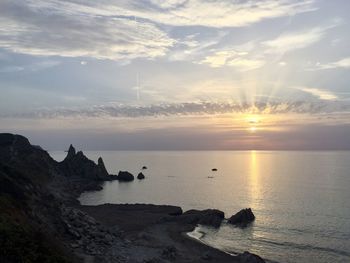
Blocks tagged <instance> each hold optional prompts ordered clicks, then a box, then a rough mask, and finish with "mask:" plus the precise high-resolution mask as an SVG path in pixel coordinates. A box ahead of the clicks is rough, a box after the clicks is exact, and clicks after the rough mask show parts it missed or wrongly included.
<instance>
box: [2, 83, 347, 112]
mask: <svg viewBox="0 0 350 263" xmlns="http://www.w3.org/2000/svg"><path fill="white" fill-rule="evenodd" d="M303 91H304V92H308V93H311V94H312V95H315V96H318V97H320V99H321V101H314V102H309V101H294V102H269V103H267V102H255V103H254V104H251V103H237V102H206V101H202V102H191V103H168V104H165V103H163V104H154V105H143V106H141V105H122V104H117V105H114V104H110V105H100V106H93V107H85V108H59V109H42V110H38V111H32V112H26V113H21V114H0V117H1V118H29V119H41V118H44V119H47V118H49V119H52V118H54V119H55V118H109V117H112V118H123V117H127V118H137V117H150V116H151V117H152V116H154V117H156V116H179V115H213V114H214V115H215V114H224V113H230V114H286V113H297V114H304V113H306V114H310V113H311V114H324V113H339V112H344V113H349V112H350V104H349V103H348V102H340V101H333V99H334V98H335V97H333V95H331V94H330V93H327V92H324V91H320V90H317V89H306V88H305V89H304V90H303ZM67 99H72V100H81V99H84V98H67ZM322 100H323V101H322Z"/></svg>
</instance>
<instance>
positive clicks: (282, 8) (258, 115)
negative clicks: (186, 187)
mask: <svg viewBox="0 0 350 263" xmlns="http://www.w3.org/2000/svg"><path fill="white" fill-rule="evenodd" d="M349 13H350V1H348V0H332V1H329V0H304V1H297V0H260V1H258V0H246V1H243V0H201V1H199V0H168V1H162V0H138V1H136V0H135V1H132V0H118V1H112V0H100V1H92V0H45V1H44V0H43V1H41V0H16V1H13V0H0V94H1V95H0V132H11V133H18V134H22V135H25V136H27V137H28V138H29V139H30V140H31V142H32V143H34V144H39V145H42V146H43V147H44V148H45V149H48V150H64V149H66V148H67V147H68V145H69V144H70V143H73V144H74V145H76V146H77V148H80V149H84V150H350V136H349V134H350V87H349V83H350V48H349V43H350V26H349V22H350V21H349V19H350V18H349V15H348V14H349Z"/></svg>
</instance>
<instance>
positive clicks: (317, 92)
mask: <svg viewBox="0 0 350 263" xmlns="http://www.w3.org/2000/svg"><path fill="white" fill-rule="evenodd" d="M298 89H299V90H301V91H304V92H306V93H309V94H311V95H312V96H315V97H317V98H319V99H321V100H337V99H338V96H337V95H335V94H334V93H333V92H331V91H328V90H322V89H316V88H307V87H301V88H298Z"/></svg>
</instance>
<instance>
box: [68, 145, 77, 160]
mask: <svg viewBox="0 0 350 263" xmlns="http://www.w3.org/2000/svg"><path fill="white" fill-rule="evenodd" d="M75 154H76V152H75V148H74V147H73V145H72V144H71V145H70V146H69V149H68V154H67V157H66V158H73V157H74V156H75Z"/></svg>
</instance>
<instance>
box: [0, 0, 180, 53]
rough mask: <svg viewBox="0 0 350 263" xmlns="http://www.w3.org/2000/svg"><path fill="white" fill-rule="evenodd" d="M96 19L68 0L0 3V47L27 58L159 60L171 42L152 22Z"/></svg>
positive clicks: (92, 11) (89, 10) (84, 7)
mask: <svg viewBox="0 0 350 263" xmlns="http://www.w3.org/2000/svg"><path fill="white" fill-rule="evenodd" d="M95 12H97V13H95ZM97 14H98V9H95V8H94V7H89V6H88V5H82V4H77V3H70V2H68V1H16V2H14V1H8V0H4V1H1V3H0V17H1V18H0V28H1V29H0V47H1V48H4V49H6V50H10V51H12V52H16V53H23V54H29V55H41V56H64V57H92V58H97V59H111V60H121V59H133V58H140V57H141V58H155V57H158V56H163V55H164V54H165V53H166V52H167V51H168V49H169V47H171V46H172V45H173V44H174V42H175V40H173V39H171V38H169V37H168V36H167V34H166V33H165V32H163V31H162V30H160V29H159V28H158V27H157V26H156V25H154V24H152V23H149V22H145V21H142V22H139V21H137V20H134V19H130V18H125V17H118V16H113V17H111V16H103V15H101V16H100V15H97ZM122 14H123V13H122V12H121V13H120V15H122Z"/></svg>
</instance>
